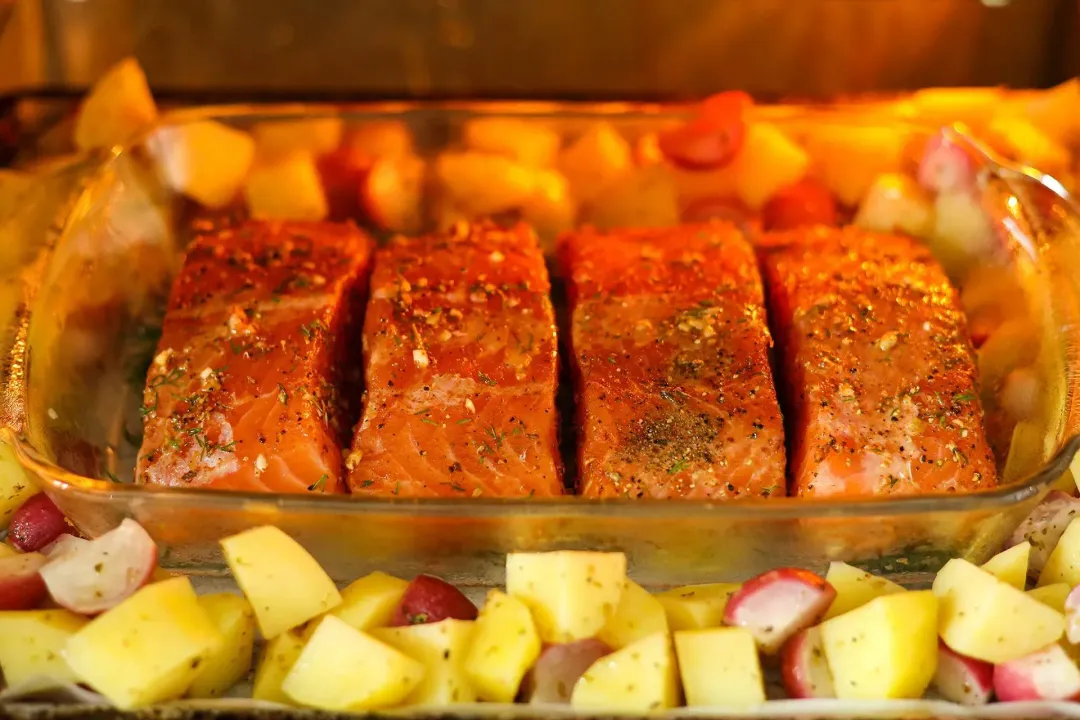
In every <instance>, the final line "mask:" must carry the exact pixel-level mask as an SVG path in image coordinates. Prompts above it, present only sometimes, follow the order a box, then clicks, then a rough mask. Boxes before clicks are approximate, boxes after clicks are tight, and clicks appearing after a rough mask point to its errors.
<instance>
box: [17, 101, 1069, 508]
mask: <svg viewBox="0 0 1080 720" xmlns="http://www.w3.org/2000/svg"><path fill="white" fill-rule="evenodd" d="M697 104H698V103H696V102H644V103H642V102H635V101H613V100H601V101H551V100H533V101H530V100H478V101H463V100H448V101H441V100H434V101H416V102H408V101H398V100H393V101H377V102H356V103H350V102H343V103H333V102H316V103H310V102H296V103H290V102H274V103H267V104H261V103H232V104H222V105H205V106H197V107H192V108H179V109H170V110H168V111H166V112H164V113H162V114H161V116H159V118H158V120H157V121H156V122H155V123H154V125H153V126H152V127H150V128H149V129H147V130H146V131H145V132H143V133H140V134H139V135H138V136H136V137H134V138H132V140H130V141H129V142H127V143H125V144H124V145H122V146H117V147H114V148H112V149H110V150H108V151H98V152H97V153H82V154H78V155H76V156H74V157H75V158H76V159H75V160H73V161H72V163H71V165H74V164H75V163H76V162H86V161H87V160H88V158H92V159H96V162H94V163H93V165H92V169H91V171H90V173H89V176H88V179H87V180H86V181H85V182H84V183H83V184H82V185H81V187H80V189H79V191H78V192H77V193H75V198H73V199H72V202H70V203H69V206H68V207H69V209H74V208H78V207H80V206H81V205H82V204H83V203H81V202H80V200H81V199H82V198H84V197H85V196H86V195H87V194H88V193H90V192H91V189H92V187H94V183H95V181H98V180H100V179H101V178H102V176H104V175H105V174H106V173H107V171H108V169H109V167H111V166H112V165H113V164H114V163H116V162H117V161H118V160H119V159H120V157H121V156H122V155H124V154H127V153H130V152H131V151H132V150H133V149H134V148H136V147H138V146H139V145H140V144H142V142H143V141H144V140H145V139H146V137H148V136H149V135H151V134H152V133H153V132H155V131H157V130H158V129H160V128H162V127H168V126H175V125H180V124H185V123H191V122H198V121H205V120H218V121H226V122H227V121H229V120H237V119H242V120H244V121H246V122H249V123H254V122H260V121H274V120H277V121H296V120H305V119H314V118H326V117H342V118H344V119H348V118H354V119H376V118H378V119H393V118H394V117H396V116H403V115H407V114H410V113H424V112H444V113H451V114H462V115H466V116H477V115H479V116H483V115H494V116H497V117H500V118H532V119H540V118H546V119H551V120H569V119H580V120H593V121H597V122H599V121H602V120H604V119H606V118H612V119H617V120H624V121H625V120H639V119H645V118H649V119H671V120H676V119H679V118H681V117H685V116H686V110H687V109H690V108H693V107H695V106H696V105H697ZM753 112H754V114H755V118H756V119H758V120H760V121H766V122H776V121H780V122H783V121H788V122H791V121H798V120H814V121H825V122H838V123H844V124H846V125H862V126H866V127H881V126H882V124H883V119H884V118H888V119H889V122H890V125H891V126H894V127H895V126H901V127H904V128H905V129H908V130H911V131H919V132H924V133H930V134H936V133H941V132H946V133H952V134H954V135H956V136H958V137H960V138H961V139H962V141H963V142H965V143H967V144H968V145H970V147H971V148H972V149H974V150H975V151H976V152H978V153H979V154H980V155H981V156H982V159H983V160H985V161H986V163H987V165H988V166H990V167H992V168H995V169H997V170H1006V171H1016V170H1019V172H1022V173H1024V174H1027V175H1030V176H1032V177H1035V178H1036V179H1037V180H1040V181H1042V178H1043V177H1044V176H1043V175H1042V174H1041V173H1038V172H1037V171H1035V170H1034V169H1032V168H1008V167H1005V166H1006V165H1007V163H1005V162H1004V161H1002V160H1001V159H1000V158H999V157H997V156H996V155H995V154H994V153H993V152H992V151H990V150H989V149H988V148H987V147H986V146H985V145H984V144H982V143H981V142H980V141H979V140H977V139H976V138H975V137H973V136H972V135H971V134H970V133H968V132H967V131H966V128H965V127H964V126H963V125H961V124H956V125H954V126H947V127H945V128H938V129H935V128H933V127H930V126H927V125H922V124H919V123H918V122H914V121H912V120H911V119H910V118H907V117H905V116H904V115H903V114H902V113H901V112H900V111H899V108H898V107H897V106H896V105H895V103H890V102H870V103H859V102H844V101H841V102H839V103H820V104H819V103H812V104H805V103H798V104H773V105H755V106H754V110H753ZM68 167H70V165H68ZM1043 184H1044V185H1046V186H1047V187H1048V188H1049V189H1050V190H1051V191H1052V192H1053V193H1055V194H1056V195H1058V196H1059V197H1061V198H1062V199H1063V200H1065V201H1066V202H1068V203H1069V204H1070V206H1071V207H1072V208H1073V209H1074V211H1075V210H1076V204H1075V199H1074V198H1072V197H1070V196H1068V195H1067V194H1064V193H1063V190H1062V189H1061V188H1060V186H1059V185H1057V183H1056V181H1055V182H1053V183H1047V182H1045V181H1044V182H1043ZM72 216H73V213H71V212H69V213H67V215H66V216H65V217H64V219H63V221H62V222H60V223H59V225H58V226H57V227H55V228H54V229H53V232H54V233H55V238H54V240H56V239H59V238H60V237H62V236H63V234H64V233H65V232H66V230H67V226H68V224H69V222H70V219H71V217H72ZM46 266H47V263H46ZM23 322H26V323H28V322H30V318H29V317H28V318H25V319H24V320H23ZM21 359H22V360H23V361H24V362H26V361H28V359H29V352H28V348H27V349H26V351H24V354H23V356H22V358H21ZM1066 371H1067V373H1069V369H1068V368H1067V369H1066ZM1069 374H1072V375H1074V378H1073V380H1074V382H1072V383H1068V384H1067V387H1066V392H1067V398H1066V403H1067V405H1072V406H1075V407H1074V408H1073V410H1072V411H1070V410H1069V409H1068V407H1066V409H1065V415H1066V417H1069V416H1071V415H1080V397H1077V396H1078V395H1080V371H1076V372H1071V373H1069ZM27 390H28V388H27V387H26V384H25V383H23V384H22V387H20V388H18V389H17V390H16V396H17V399H14V398H12V397H11V396H10V395H8V398H5V401H6V404H9V405H15V406H16V410H17V412H18V413H19V414H20V417H19V421H21V422H25V421H26V417H25V409H26V407H27V404H26V399H27V398H26V394H27ZM8 393H10V389H7V392H5V394H8ZM20 406H21V407H20ZM0 440H4V441H6V442H8V444H9V445H10V446H11V447H12V448H13V450H14V455H15V457H16V459H17V460H18V462H19V463H20V465H22V467H23V469H24V470H26V471H28V472H30V473H32V474H33V475H34V476H36V477H37V478H40V479H41V480H42V481H44V482H45V483H47V484H48V486H49V487H50V488H51V489H53V490H54V491H56V492H58V493H64V494H68V493H71V494H76V495H83V494H88V495H95V496H122V497H126V498H130V499H134V498H138V497H144V498H149V497H154V498H163V497H167V498H169V502H174V503H176V504H177V505H183V506H189V505H199V506H207V505H209V506H217V507H222V508H226V507H236V508H242V507H251V506H252V505H258V506H262V507H266V506H268V505H274V506H277V507H279V508H281V509H284V510H294V511H303V512H307V513H317V514H323V513H335V512H345V513H356V514H367V513H371V514H387V513H389V514H395V515H402V514H404V515H415V516H418V517H457V518H481V517H502V516H507V515H529V516H531V517H543V516H550V517H568V516H581V515H585V516H587V515H591V514H598V513H599V514H609V513H610V514H618V515H620V516H625V517H647V518H650V519H664V518H668V519H671V518H674V517H683V518H699V519H700V518H705V517H715V518H727V519H732V518H738V519H745V520H762V521H764V520H770V519H775V520H783V519H801V518H808V517H873V516H878V515H880V514H881V513H882V511H883V510H884V511H887V512H889V513H890V514H923V513H933V512H949V511H964V510H975V509H980V510H993V509H996V508H1005V507H1009V506H1013V505H1015V504H1017V503H1020V502H1023V501H1025V500H1028V499H1031V498H1033V497H1036V496H1038V495H1040V494H1041V493H1043V492H1044V491H1046V490H1047V489H1048V488H1049V486H1050V484H1051V483H1053V482H1054V481H1055V480H1056V479H1057V478H1058V477H1060V475H1062V474H1063V473H1064V472H1065V470H1067V469H1068V468H1069V466H1070V464H1071V463H1072V461H1073V459H1074V457H1075V456H1076V455H1077V453H1080V429H1078V430H1077V432H1076V433H1075V434H1073V435H1071V436H1065V437H1063V439H1062V441H1061V443H1060V444H1059V445H1058V447H1056V449H1055V451H1054V452H1053V454H1052V455H1051V456H1050V458H1049V459H1048V460H1047V461H1046V462H1045V463H1044V464H1043V465H1042V467H1040V468H1039V469H1038V470H1036V471H1034V472H1032V473H1029V474H1027V475H1026V476H1025V477H1023V478H1021V479H1019V480H1016V481H1013V482H1011V483H1009V484H1008V485H1003V486H999V487H997V488H993V489H991V490H985V491H979V492H974V493H934V494H929V495H914V496H911V495H901V496H884V497H874V498H863V499H857V500H832V499H807V498H799V497H790V496H783V497H776V498H769V499H767V500H761V501H757V500H751V501H715V500H678V501H671V500H652V499H627V498H608V499H593V498H583V497H579V496H574V495H563V496H560V497H556V498H505V499H500V498H486V497H485V498H371V497H363V498H357V497H352V496H350V495H327V494H322V493H308V494H298V493H297V494H290V493H255V492H242V491H223V490H210V489H205V488H173V487H167V488H162V487H156V486H146V485H136V484H134V483H117V482H113V481H110V480H103V479H97V478H90V477H85V476H82V475H78V474H76V473H72V472H70V471H67V470H65V469H64V468H62V467H60V466H59V465H57V464H55V463H53V462H51V461H49V460H47V459H46V458H44V457H42V456H41V455H40V454H39V453H38V452H37V451H36V450H35V449H34V448H33V447H32V446H31V445H30V443H29V442H28V441H27V440H26V438H25V437H23V435H22V434H21V433H20V432H19V430H18V429H16V428H15V427H12V424H8V425H7V426H3V427H0ZM609 507H610V508H616V510H612V511H608V510H606V508H609ZM600 508H605V510H600Z"/></svg>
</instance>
